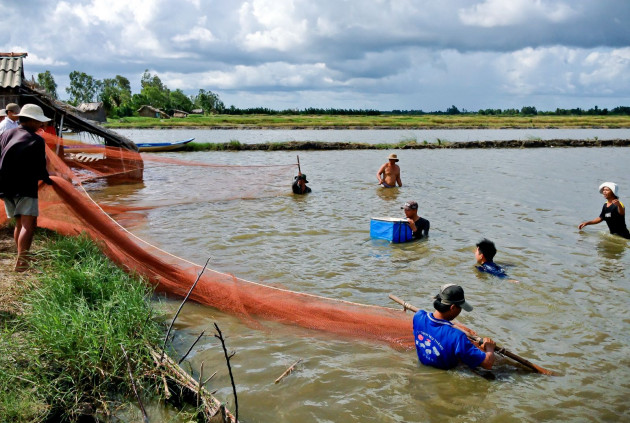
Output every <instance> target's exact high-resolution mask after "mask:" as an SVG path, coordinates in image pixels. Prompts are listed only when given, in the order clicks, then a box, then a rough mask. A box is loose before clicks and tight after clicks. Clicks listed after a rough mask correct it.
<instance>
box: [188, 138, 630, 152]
mask: <svg viewBox="0 0 630 423" xmlns="http://www.w3.org/2000/svg"><path fill="white" fill-rule="evenodd" d="M627 146H630V140H627V139H622V140H599V139H590V140H541V139H528V140H511V141H467V142H450V141H445V140H440V139H438V140H437V142H435V143H428V142H427V141H423V142H422V143H418V142H416V141H401V142H398V143H391V144H365V143H356V142H323V141H286V142H273V143H269V142H268V143H260V144H241V143H240V142H239V141H230V142H227V143H194V142H191V143H188V144H186V145H185V146H184V147H182V148H181V149H179V150H178V151H278V150H288V151H302V150H416V149H440V148H441V149H456V148H457V149H471V148H542V147H627Z"/></svg>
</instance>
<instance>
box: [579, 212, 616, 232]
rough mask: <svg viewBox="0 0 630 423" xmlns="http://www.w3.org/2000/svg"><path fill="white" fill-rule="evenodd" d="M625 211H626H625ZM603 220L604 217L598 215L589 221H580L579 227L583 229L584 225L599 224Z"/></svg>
mask: <svg viewBox="0 0 630 423" xmlns="http://www.w3.org/2000/svg"><path fill="white" fill-rule="evenodd" d="M624 213H625V212H624ZM601 221H602V218H601V217H596V218H595V219H593V220H589V221H588V222H582V223H580V226H578V229H582V228H583V227H585V226H588V225H597V224H598V223H600V222H601Z"/></svg>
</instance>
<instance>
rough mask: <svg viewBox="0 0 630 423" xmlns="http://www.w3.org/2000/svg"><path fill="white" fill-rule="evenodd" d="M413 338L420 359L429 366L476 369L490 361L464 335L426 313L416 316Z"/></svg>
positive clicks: (446, 368)
mask: <svg viewBox="0 0 630 423" xmlns="http://www.w3.org/2000/svg"><path fill="white" fill-rule="evenodd" d="M413 338H414V341H415V344H416V352H417V353H418V359H419V360H420V362H421V363H422V364H424V365H425V366H433V367H437V368H439V369H444V370H448V369H452V368H453V367H455V366H457V365H458V364H459V363H460V362H462V363H464V364H466V365H468V366H469V367H473V368H474V367H477V366H479V365H480V364H481V363H482V362H483V360H484V359H485V358H486V353H484V352H483V351H481V350H480V349H479V348H477V347H476V346H474V345H473V343H472V342H470V341H469V340H468V337H467V336H466V334H465V333H464V332H462V331H461V330H459V329H457V328H455V327H453V324H452V323H451V322H449V321H448V320H442V319H437V318H435V317H434V316H433V313H429V312H427V311H424V310H420V311H418V312H417V313H416V314H415V315H414V316H413Z"/></svg>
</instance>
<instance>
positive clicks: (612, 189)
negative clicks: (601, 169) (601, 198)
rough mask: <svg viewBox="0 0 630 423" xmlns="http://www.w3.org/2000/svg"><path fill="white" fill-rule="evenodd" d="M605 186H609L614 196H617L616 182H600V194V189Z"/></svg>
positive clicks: (600, 190)
mask: <svg viewBox="0 0 630 423" xmlns="http://www.w3.org/2000/svg"><path fill="white" fill-rule="evenodd" d="M606 187H608V188H610V190H611V191H612V193H613V194H614V195H615V197H617V184H616V183H614V182H604V183H603V184H601V185H600V186H599V193H600V194H601V193H602V190H603V189H604V188H606Z"/></svg>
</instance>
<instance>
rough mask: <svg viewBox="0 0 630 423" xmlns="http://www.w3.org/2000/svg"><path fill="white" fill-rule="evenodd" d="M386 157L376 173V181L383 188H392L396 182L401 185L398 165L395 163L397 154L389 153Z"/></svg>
mask: <svg viewBox="0 0 630 423" xmlns="http://www.w3.org/2000/svg"><path fill="white" fill-rule="evenodd" d="M387 159H388V160H389V161H388V162H387V163H385V164H384V165H383V166H381V168H380V169H379V170H378V172H377V173H376V178H377V179H378V183H379V184H380V185H381V186H383V187H384V188H394V187H395V186H396V184H398V186H399V187H401V186H402V181H401V180H400V167H399V166H398V165H397V164H396V162H397V161H398V156H396V155H395V154H390V155H389V157H388V158H387Z"/></svg>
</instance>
